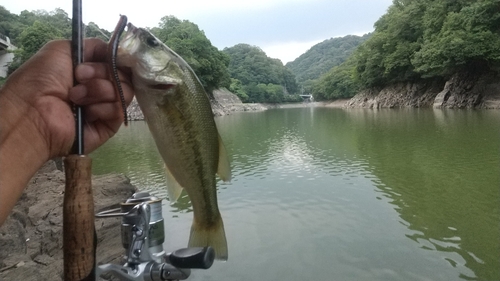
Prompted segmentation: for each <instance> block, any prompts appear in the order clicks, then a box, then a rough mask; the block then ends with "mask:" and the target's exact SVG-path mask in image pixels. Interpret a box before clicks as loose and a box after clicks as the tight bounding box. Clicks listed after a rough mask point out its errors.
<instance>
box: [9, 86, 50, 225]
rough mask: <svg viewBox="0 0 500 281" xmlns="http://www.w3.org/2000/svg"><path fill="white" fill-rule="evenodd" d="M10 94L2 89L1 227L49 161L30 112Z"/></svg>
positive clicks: (45, 147) (47, 153)
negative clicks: (40, 169) (29, 183)
mask: <svg viewBox="0 0 500 281" xmlns="http://www.w3.org/2000/svg"><path fill="white" fill-rule="evenodd" d="M8 91H9V90H7V89H0V224H2V222H3V221H4V220H5V218H6V217H7V215H8V214H9V213H10V210H11V209H12V208H13V206H14V205H15V203H16V202H17V200H18V199H19V197H20V196H21V194H22V192H23V190H24V188H25V187H26V185H27V184H28V181H29V180H30V179H31V177H32V176H33V175H34V174H35V173H36V171H37V170H38V169H39V168H40V167H41V166H42V165H43V163H45V162H46V161H47V160H48V159H49V152H48V150H47V144H46V143H44V141H43V139H42V138H41V133H40V131H39V128H36V126H35V125H36V124H33V123H32V121H30V120H31V119H32V118H30V117H32V116H29V115H30V113H29V110H28V109H26V108H24V107H25V105H23V104H22V103H19V101H16V99H17V97H15V96H14V95H12V93H9V92H8ZM13 109H15V110H13Z"/></svg>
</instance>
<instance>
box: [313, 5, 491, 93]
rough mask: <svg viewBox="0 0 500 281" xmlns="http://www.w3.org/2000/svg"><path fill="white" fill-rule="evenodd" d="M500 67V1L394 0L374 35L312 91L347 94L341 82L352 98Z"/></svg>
mask: <svg viewBox="0 0 500 281" xmlns="http://www.w3.org/2000/svg"><path fill="white" fill-rule="evenodd" d="M499 66H500V0H476V1H471V0H439V1H437V0H394V1H393V4H392V5H391V7H390V8H389V9H388V12H387V13H386V14H385V15H383V16H382V17H381V18H380V19H379V20H378V21H377V22H376V23H375V32H374V33H373V35H372V37H371V38H370V39H368V40H367V41H366V42H364V43H363V44H362V45H361V46H360V47H359V48H358V49H357V50H356V51H355V52H354V53H353V57H352V58H351V59H350V60H349V61H347V62H345V63H344V64H343V65H341V66H339V67H337V68H333V69H332V70H330V72H328V73H327V74H326V75H325V76H323V77H322V78H321V79H319V80H318V81H317V82H316V83H315V86H314V88H313V89H314V90H313V95H314V96H315V97H316V98H318V99H333V98H337V97H341V96H342V95H339V94H341V93H340V92H339V89H338V88H336V87H339V85H340V84H342V85H343V86H345V87H346V88H345V93H344V95H343V96H350V95H352V94H354V93H356V91H357V90H358V89H359V88H369V87H377V86H384V85H387V84H391V83H395V82H405V81H415V80H419V79H424V78H431V79H432V78H447V77H449V76H450V75H451V74H453V73H454V72H456V71H459V70H461V69H465V68H467V69H478V68H482V69H484V68H498V67H499ZM346 79H349V80H346Z"/></svg>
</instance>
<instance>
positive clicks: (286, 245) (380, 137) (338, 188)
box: [91, 107, 500, 281]
mask: <svg viewBox="0 0 500 281" xmlns="http://www.w3.org/2000/svg"><path fill="white" fill-rule="evenodd" d="M216 121H217V124H218V128H219V132H220V134H221V136H222V139H223V140H224V142H225V145H226V148H227V150H228V153H229V154H230V159H231V165H232V173H233V179H232V181H231V182H230V183H222V182H219V185H218V187H219V191H218V201H219V208H220V210H221V214H222V217H223V220H224V224H225V229H226V236H227V239H228V247H229V260H228V261H227V262H217V261H216V262H215V263H214V265H213V266H212V268H210V269H209V270H194V271H193V272H192V275H191V277H190V279H189V280H223V281H224V280H241V281H243V280H248V281H250V280H252V281H253V280H287V281H288V280H301V281H302V280H356V281H360V280H384V281H385V280H500V210H499V206H500V111H496V110H441V109H439V110H434V109H385V110H365V109H349V110H345V109H333V108H321V107H317V108H294V109H273V110H267V111H264V112H257V113H238V114H233V115H229V116H225V117H218V118H216ZM91 156H92V158H93V171H94V173H95V174H104V173H110V172H119V173H123V174H125V175H126V176H128V177H129V178H130V179H131V182H132V183H133V184H134V185H136V186H137V187H138V188H140V189H144V190H150V191H151V192H152V193H153V194H155V195H157V196H161V197H163V198H165V197H166V196H167V195H166V194H167V193H166V190H165V179H164V175H163V173H164V172H163V164H162V161H161V159H160V156H159V155H158V153H157V151H156V147H155V145H154V142H153V140H152V138H151V136H150V134H149V131H148V129H147V125H146V124H145V123H144V122H132V123H131V124H130V125H129V126H128V127H123V128H121V129H120V131H119V133H118V134H117V136H116V137H115V138H113V139H111V140H110V141H109V142H108V143H106V144H105V145H104V146H103V147H101V148H100V149H99V150H97V151H96V152H94V153H93V154H92V155H91ZM163 215H164V218H165V226H166V232H165V233H166V242H165V249H166V251H173V250H175V249H178V248H182V247H185V246H186V245H187V241H188V237H189V230H190V226H191V221H192V210H191V205H190V202H189V199H188V198H187V195H183V196H182V197H181V199H180V200H179V201H178V202H177V203H175V204H173V205H170V204H169V202H168V200H165V201H164V204H163ZM117 239H119V238H118V237H117Z"/></svg>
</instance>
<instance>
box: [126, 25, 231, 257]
mask: <svg viewBox="0 0 500 281" xmlns="http://www.w3.org/2000/svg"><path fill="white" fill-rule="evenodd" d="M117 63H118V65H119V66H126V67H130V68H131V69H132V83H133V85H134V90H135V95H136V98H137V102H138V103H139V106H140V108H141V110H142V112H143V113H144V117H145V118H146V122H147V124H148V126H149V130H150V131H151V134H152V135H153V138H154V140H155V143H156V146H157V148H158V150H159V152H160V155H161V156H162V158H163V160H164V162H165V166H166V178H167V187H168V192H169V197H170V200H171V201H172V202H173V201H175V200H177V198H178V197H179V196H180V194H181V191H182V189H185V190H186V192H187V194H188V196H189V198H190V199H191V203H192V205H193V224H192V226H191V234H190V238H189V244H188V246H189V247H204V246H211V247H213V248H214V250H215V253H216V258H217V259H221V260H227V257H228V253H227V242H226V235H225V232H224V225H223V222H222V218H221V215H220V213H219V208H218V206H217V189H216V179H215V174H216V173H217V174H218V175H219V177H220V178H221V179H222V180H224V181H228V180H230V178H231V172H230V167H229V161H228V159H227V156H226V150H225V148H224V145H223V144H222V141H221V138H220V136H219V133H218V132H217V127H216V125H215V121H214V117H213V113H212V109H211V106H210V101H209V99H208V96H207V94H206V92H205V90H204V88H203V86H202V85H201V83H200V81H199V79H198V77H197V76H196V75H195V73H194V72H193V70H192V69H191V67H190V66H189V65H188V64H187V63H186V62H185V61H184V60H183V59H182V58H181V57H180V56H179V55H177V54H176V53H175V52H174V51H172V50H171V49H170V48H169V47H167V46H166V45H165V44H163V43H162V42H161V41H160V40H158V39H157V38H156V37H154V36H153V35H152V34H151V33H150V32H149V31H147V30H145V29H142V28H136V27H135V26H133V25H132V24H130V23H129V24H128V25H127V33H126V34H125V36H124V38H123V39H122V41H121V42H120V45H119V50H118V57H117Z"/></svg>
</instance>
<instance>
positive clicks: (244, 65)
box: [223, 44, 301, 103]
mask: <svg viewBox="0 0 500 281" xmlns="http://www.w3.org/2000/svg"><path fill="white" fill-rule="evenodd" d="M223 52H224V53H225V54H227V55H228V56H229V58H230V63H229V74H230V75H231V80H232V81H231V87H230V90H231V91H232V92H233V93H235V94H236V95H238V96H239V97H240V99H241V100H242V101H243V102H271V103H279V102H283V101H293V100H301V99H300V98H299V97H298V96H291V95H292V94H296V93H297V92H298V86H297V83H296V80H295V76H294V75H293V73H292V72H291V71H290V70H289V69H288V68H286V67H285V66H284V65H283V63H282V62H281V60H279V59H273V58H270V57H268V56H267V55H266V53H265V52H264V51H262V50H261V49H260V48H259V47H257V46H251V45H248V44H238V45H235V46H233V47H230V48H224V50H223ZM297 98H298V99H297Z"/></svg>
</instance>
